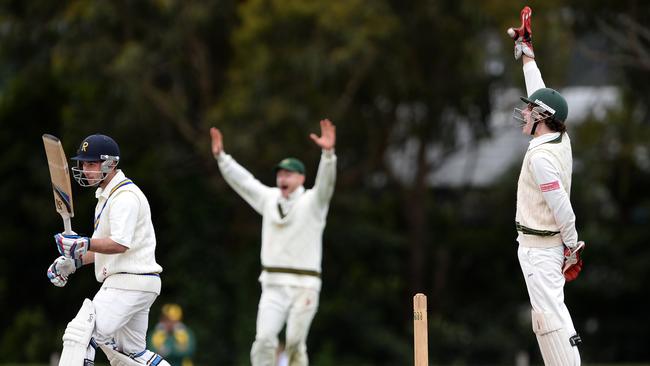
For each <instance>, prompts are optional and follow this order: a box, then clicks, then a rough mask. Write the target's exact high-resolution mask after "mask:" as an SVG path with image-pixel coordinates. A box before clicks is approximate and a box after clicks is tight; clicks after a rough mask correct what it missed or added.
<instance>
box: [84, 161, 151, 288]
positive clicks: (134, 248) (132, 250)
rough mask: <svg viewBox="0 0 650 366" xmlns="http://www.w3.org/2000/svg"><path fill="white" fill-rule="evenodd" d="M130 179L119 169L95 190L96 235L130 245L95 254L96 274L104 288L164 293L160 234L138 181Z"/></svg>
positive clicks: (96, 236)
mask: <svg viewBox="0 0 650 366" xmlns="http://www.w3.org/2000/svg"><path fill="white" fill-rule="evenodd" d="M128 182H130V180H128V179H127V178H126V176H125V175H124V173H123V172H122V171H121V170H118V172H117V174H116V175H115V176H113V179H111V181H110V182H109V183H108V185H107V186H106V187H105V188H101V187H100V188H98V189H97V191H96V192H95V197H97V206H96V207H95V231H94V232H93V236H92V237H93V238H110V239H112V240H113V241H115V242H116V243H118V244H120V245H123V246H125V247H127V248H128V249H127V250H126V251H125V252H124V253H119V254H101V253H95V277H96V278H97V281H99V282H103V286H102V287H110V288H119V289H124V290H138V291H146V292H154V293H156V294H160V287H161V285H160V276H159V274H160V272H162V267H161V266H160V265H159V264H158V263H156V255H155V251H156V234H155V232H154V228H153V223H152V222H151V210H150V208H149V202H148V201H147V198H146V197H145V195H144V194H143V193H142V191H141V190H140V189H139V188H138V187H137V186H136V185H135V184H133V183H131V184H128ZM118 186H119V188H116V187H118ZM111 191H113V194H111ZM90 250H91V251H92V246H91V248H90Z"/></svg>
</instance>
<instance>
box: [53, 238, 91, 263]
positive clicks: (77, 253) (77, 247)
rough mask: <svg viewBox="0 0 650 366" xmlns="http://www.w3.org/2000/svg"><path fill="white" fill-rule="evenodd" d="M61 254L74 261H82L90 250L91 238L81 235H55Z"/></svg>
mask: <svg viewBox="0 0 650 366" xmlns="http://www.w3.org/2000/svg"><path fill="white" fill-rule="evenodd" d="M54 241H55V242H56V247H57V249H59V254H61V255H63V256H66V257H68V258H72V259H81V257H83V255H84V254H86V252H88V250H90V238H87V237H85V236H79V235H64V234H56V235H54Z"/></svg>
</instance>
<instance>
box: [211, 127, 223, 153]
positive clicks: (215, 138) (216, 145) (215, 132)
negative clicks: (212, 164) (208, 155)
mask: <svg viewBox="0 0 650 366" xmlns="http://www.w3.org/2000/svg"><path fill="white" fill-rule="evenodd" d="M210 139H211V140H212V155H213V156H214V157H215V158H216V157H217V156H218V155H219V154H221V152H222V151H223V136H222V135H221V131H219V129H218V128H216V127H211V128H210Z"/></svg>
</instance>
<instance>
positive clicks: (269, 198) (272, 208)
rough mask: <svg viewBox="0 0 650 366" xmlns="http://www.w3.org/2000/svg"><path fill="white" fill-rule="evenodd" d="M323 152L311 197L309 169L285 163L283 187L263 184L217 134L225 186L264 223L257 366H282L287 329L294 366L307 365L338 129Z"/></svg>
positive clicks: (321, 139) (328, 128) (323, 142)
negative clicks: (281, 344) (282, 337)
mask: <svg viewBox="0 0 650 366" xmlns="http://www.w3.org/2000/svg"><path fill="white" fill-rule="evenodd" d="M320 128H321V136H316V135H315V134H311V135H310V137H311V139H312V140H313V141H314V142H315V143H316V145H318V146H319V147H320V148H321V149H322V155H321V160H320V164H319V166H318V172H317V173H316V181H315V183H314V187H313V188H312V189H305V188H304V187H303V183H304V182H305V166H304V165H303V163H302V162H300V161H299V160H298V159H295V158H286V159H284V160H282V161H280V163H278V164H277V166H276V167H275V172H276V184H277V187H274V188H271V187H268V186H266V185H264V184H262V183H260V182H259V181H258V180H257V179H255V177H253V175H252V174H251V173H249V172H248V171H247V170H246V169H244V168H243V167H242V166H241V165H239V164H238V163H237V162H236V161H235V160H234V159H233V158H232V157H231V156H230V155H228V154H226V153H225V152H224V150H223V138H222V135H221V132H220V131H219V130H218V129H216V128H214V127H213V128H212V129H210V136H211V138H212V154H213V155H214V157H215V159H217V161H218V164H219V170H220V171H221V174H222V175H223V177H224V179H225V180H226V182H227V183H228V184H229V185H230V186H231V187H232V188H233V189H234V190H235V192H237V193H238V194H239V195H240V196H241V197H242V198H243V199H244V200H245V201H246V202H247V203H248V204H249V205H251V207H253V209H254V210H255V211H257V212H258V213H259V214H260V215H262V250H261V261H262V273H261V275H260V277H259V281H260V283H261V285H262V295H261V297H260V301H259V306H258V311H257V326H256V328H257V329H256V334H255V342H254V343H253V346H252V348H251V363H252V364H253V366H262V365H264V366H272V365H276V351H277V349H278V333H280V331H281V330H282V328H283V327H284V325H285V323H286V342H285V345H286V348H285V352H286V353H287V354H288V357H289V365H291V366H303V365H307V364H308V358H307V344H306V340H307V334H308V332H309V327H310V325H311V322H312V319H313V318H314V315H316V310H317V309H318V300H319V294H320V288H321V278H320V276H321V258H322V250H323V249H322V236H323V230H324V229H325V221H326V218H327V212H328V210H329V203H330V199H331V198H332V195H333V193H334V182H335V180H336V155H335V154H334V145H335V142H336V129H335V126H334V125H333V124H332V123H331V122H330V121H329V120H327V119H325V120H322V121H320Z"/></svg>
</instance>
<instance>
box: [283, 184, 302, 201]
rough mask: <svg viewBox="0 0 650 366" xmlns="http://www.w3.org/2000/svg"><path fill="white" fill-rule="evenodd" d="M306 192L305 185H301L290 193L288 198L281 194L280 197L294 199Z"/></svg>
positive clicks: (288, 199) (287, 199)
mask: <svg viewBox="0 0 650 366" xmlns="http://www.w3.org/2000/svg"><path fill="white" fill-rule="evenodd" d="M304 192H305V187H303V186H300V187H298V188H296V190H295V191H293V192H291V193H289V197H287V198H284V196H280V197H282V199H284V200H286V201H293V200H294V199H296V198H298V197H300V195H301V194H303V193H304Z"/></svg>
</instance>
